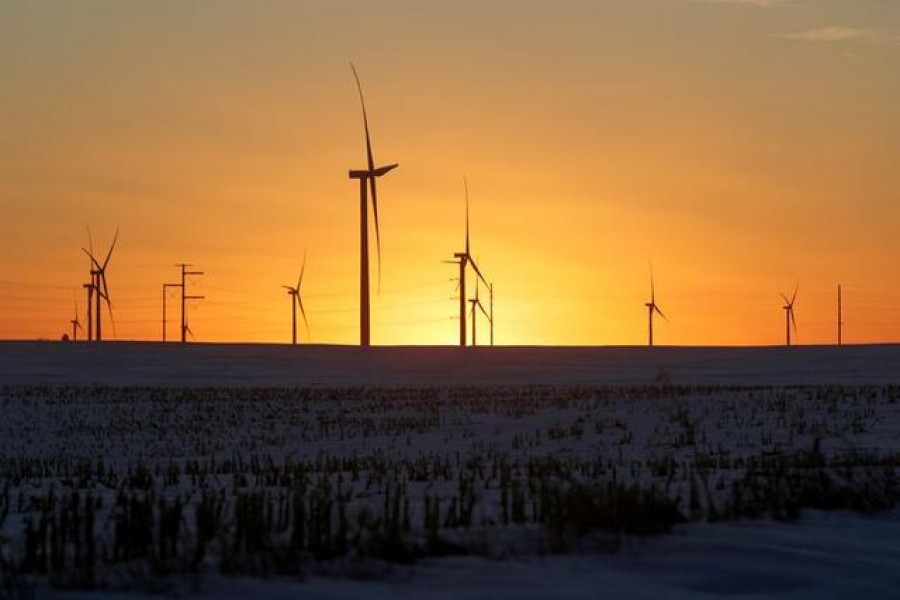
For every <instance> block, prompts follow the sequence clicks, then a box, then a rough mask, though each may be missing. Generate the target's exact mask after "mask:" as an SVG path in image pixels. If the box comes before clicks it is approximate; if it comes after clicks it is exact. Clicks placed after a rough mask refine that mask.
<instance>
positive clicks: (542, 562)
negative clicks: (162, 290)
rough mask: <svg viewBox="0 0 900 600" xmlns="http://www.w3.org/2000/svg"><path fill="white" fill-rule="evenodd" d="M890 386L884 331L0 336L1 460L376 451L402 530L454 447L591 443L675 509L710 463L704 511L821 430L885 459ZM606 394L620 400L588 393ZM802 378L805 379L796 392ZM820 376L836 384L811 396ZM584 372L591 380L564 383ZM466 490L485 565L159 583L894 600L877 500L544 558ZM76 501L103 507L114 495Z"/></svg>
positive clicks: (155, 460)
mask: <svg viewBox="0 0 900 600" xmlns="http://www.w3.org/2000/svg"><path fill="white" fill-rule="evenodd" d="M656 383H676V384H684V385H686V386H690V385H713V386H725V387H721V388H719V387H713V388H706V389H704V388H700V389H698V390H692V389H690V388H689V387H688V388H684V389H681V390H675V391H671V392H666V393H657V392H655V391H654V390H658V389H661V388H657V387H655V386H652V385H651V386H650V387H647V386H648V384H656ZM533 384H538V387H529V386H532V385H533ZM897 384H900V346H892V345H883V346H844V347H841V348H836V347H825V346H820V347H806V346H805V347H794V348H781V347H770V348H673V347H658V348H653V349H649V348H625V347H601V348H511V347H510V348H501V347H498V348H467V349H460V348H432V347H428V348H426V347H415V348H413V347H376V348H371V349H368V350H362V349H360V348H354V347H339V346H298V347H291V346H273V345H248V344H243V345H241V344H235V345H205V344H189V345H186V346H182V345H179V344H168V345H163V344H155V343H124V342H122V343H116V342H114V343H104V344H89V343H68V344H67V343H60V342H52V343H48V342H0V386H9V387H7V388H3V387H0V393H2V396H0V410H2V412H0V414H2V416H3V418H2V419H0V459H6V460H10V461H15V460H18V459H22V458H25V459H27V460H35V461H47V462H45V463H43V464H44V465H45V466H44V468H46V469H49V470H50V471H52V470H53V469H60V470H61V471H65V470H66V469H70V468H72V467H74V466H77V465H79V464H81V461H83V462H84V464H91V463H95V462H96V461H97V459H103V460H104V462H105V464H106V468H107V469H109V470H110V471H117V472H119V473H121V472H122V471H123V470H125V469H127V468H129V467H131V466H133V465H135V464H143V465H146V466H147V467H148V468H150V469H151V470H152V468H153V466H154V465H156V466H160V465H161V466H162V467H163V468H164V467H165V466H166V465H167V464H173V463H174V464H179V465H181V466H182V467H183V466H184V465H185V464H186V461H192V460H199V461H200V463H201V464H202V465H204V468H206V466H205V465H208V464H209V465H215V464H216V463H218V464H220V465H221V463H222V461H223V460H234V459H235V457H238V458H241V460H247V459H248V458H249V457H251V456H255V457H270V458H271V460H273V461H274V462H275V464H283V463H284V462H285V461H307V462H306V464H308V465H312V464H313V463H315V462H316V461H319V460H321V459H322V457H331V458H347V457H354V458H355V457H359V458H361V459H365V458H367V457H369V458H371V457H374V456H377V457H378V459H379V460H381V461H384V463H385V464H386V465H387V471H388V472H397V473H400V475H399V476H398V480H399V481H402V482H405V483H404V484H403V485H404V490H406V488H407V486H408V490H409V497H410V498H411V499H412V502H411V507H412V508H411V510H412V519H411V520H412V522H413V523H414V524H415V525H414V527H413V529H414V532H413V533H414V534H416V535H419V534H421V531H417V530H421V526H420V524H421V522H422V511H421V506H422V499H423V497H424V494H426V493H427V494H434V495H435V496H440V497H441V498H442V499H444V500H447V499H449V496H450V495H451V494H455V493H456V489H457V479H456V475H457V472H461V471H460V466H459V465H460V463H459V460H460V459H459V457H460V456H461V457H462V460H463V464H465V461H466V460H467V459H470V458H477V459H478V460H483V461H484V464H485V471H487V470H488V466H487V465H489V464H490V461H491V460H492V457H494V460H496V457H498V456H499V457H501V458H502V459H503V460H507V459H508V460H509V461H510V462H511V463H512V464H514V465H515V464H517V463H516V461H526V460H528V459H530V458H532V457H536V458H538V459H540V458H542V457H553V458H560V459H565V460H570V461H571V464H573V465H576V466H575V467H573V472H578V468H579V467H578V466H579V465H580V466H584V465H593V464H594V463H591V461H593V460H594V459H595V458H596V457H598V456H600V457H602V458H603V461H605V463H608V466H601V468H602V469H606V468H609V469H612V470H613V471H614V472H615V473H616V475H617V476H618V477H620V478H622V479H624V480H628V479H631V480H634V481H641V482H647V481H650V482H657V483H659V484H660V485H661V486H662V482H663V481H665V490H666V493H667V494H668V495H670V496H671V497H678V498H680V502H681V510H682V512H687V508H686V506H685V505H684V499H685V498H686V497H687V496H688V493H689V486H690V485H691V482H692V481H694V479H693V477H694V475H693V474H692V473H701V476H703V477H708V483H709V488H708V489H707V498H708V499H704V500H703V502H708V501H710V500H709V499H711V501H712V502H717V503H720V504H719V505H720V506H723V505H724V503H725V502H727V495H726V494H727V492H728V491H729V490H730V489H731V485H732V484H733V483H734V482H735V481H739V480H740V479H741V477H743V475H744V473H745V470H744V467H737V466H736V464H737V463H735V462H734V461H736V460H738V459H755V458H758V457H764V456H772V455H778V454H779V453H784V452H788V451H797V450H808V449H810V448H812V447H813V446H814V445H816V446H818V445H819V444H821V448H822V451H823V452H824V453H826V454H827V455H829V456H841V455H842V453H846V455H847V456H850V457H851V458H852V456H855V455H853V454H852V452H857V451H858V452H861V453H864V454H861V455H860V456H865V458H866V459H867V460H869V459H876V460H877V459H878V458H879V457H888V458H890V457H896V456H900V402H897V401H896V400H897V396H898V394H897V392H896V391H893V390H892V391H890V392H888V391H886V390H887V388H888V387H889V386H896V385H897ZM45 385H46V386H50V387H48V388H42V387H39V386H45ZM605 385H615V386H618V387H617V388H615V390H618V391H613V392H610V391H609V390H608V389H607V388H597V390H598V391H596V393H594V392H591V391H590V389H591V387H590V386H605ZM805 385H811V386H815V387H812V388H803V387H795V386H805ZM838 385H847V386H850V387H848V388H841V387H829V386H838ZM35 386H38V387H35ZM70 386H71V387H70ZM95 386H103V387H95ZM108 386H112V387H108ZM116 386H125V387H122V388H119V387H116ZM583 386H588V389H589V391H588V392H583V390H582V391H578V390H580V389H582V387H583ZM631 386H638V387H631ZM730 386H739V387H737V388H732V387H730ZM864 386H875V387H872V388H868V387H864ZM200 388H205V389H200ZM264 388H268V389H264ZM273 388H281V389H273ZM192 390H195V391H196V393H194V394H191V393H189V392H191V391H192ZM304 390H305V391H304ZM373 390H374V391H375V392H376V393H370V392H372V391H373ZM604 390H606V391H604ZM454 457H456V459H455V460H456V467H454V468H453V471H452V473H453V474H452V475H451V476H450V478H449V480H444V479H441V480H438V478H436V477H433V476H432V479H431V480H428V481H427V482H424V483H417V482H413V481H412V479H409V480H408V483H406V482H407V479H406V476H405V475H404V473H406V472H408V471H407V470H408V469H410V468H412V467H411V465H417V464H422V461H424V462H425V463H427V464H429V465H433V464H434V461H437V462H438V463H439V462H440V461H444V463H445V464H449V463H452V462H453V460H454ZM668 461H673V464H676V465H678V468H677V470H676V472H675V475H674V476H673V475H672V474H671V473H670V474H669V475H668V477H667V476H666V475H660V474H659V473H657V472H655V469H656V468H658V467H659V466H660V465H663V464H667V463H668ZM701 461H702V462H703V464H707V465H713V466H711V467H707V468H708V469H709V471H708V474H703V472H702V471H699V470H698V469H699V467H698V465H700V464H701ZM685 465H686V466H687V468H685ZM429 468H430V467H429ZM514 470H515V467H514ZM48 472H49V471H48ZM213 473H214V474H213ZM223 473H224V471H223V472H216V470H215V468H212V470H211V471H210V475H209V477H208V481H207V483H206V484H204V485H211V486H213V487H214V489H222V490H227V491H228V493H232V490H236V491H235V493H242V492H241V491H240V490H237V488H238V487H239V486H236V485H235V482H234V480H233V479H232V475H230V474H223ZM688 473H691V474H688ZM0 476H3V473H0ZM366 477H367V475H366V472H365V471H364V473H363V476H362V480H361V481H360V482H359V483H351V482H350V480H349V477H348V478H346V479H345V480H344V486H345V487H344V490H346V491H348V493H349V492H353V498H354V501H353V502H354V503H355V504H350V505H349V506H348V510H350V511H351V512H352V511H353V510H355V509H356V508H358V505H360V506H361V505H364V504H366V503H367V502H368V503H370V504H372V505H374V506H381V504H382V498H383V493H382V491H381V490H382V489H383V487H382V486H383V485H385V484H383V483H382V482H380V481H376V483H375V484H374V485H373V487H372V489H371V490H370V488H369V484H367V483H366V484H364V483H363V482H364V481H365V479H366ZM368 477H370V478H371V475H369V476H368ZM473 477H474V476H473ZM54 478H55V479H54ZM189 480H190V478H189V477H187V476H186V475H185V474H184V472H182V475H181V476H180V480H179V481H178V482H177V483H176V484H174V485H172V486H169V485H168V484H166V485H162V487H161V489H162V493H163V494H164V495H166V496H167V497H171V495H173V494H181V493H184V494H186V495H187V496H186V497H191V498H193V500H192V501H194V502H195V501H196V490H195V489H193V488H192V487H191V484H189V483H188V482H189ZM387 481H388V484H390V482H391V480H390V479H388V480H387ZM473 481H474V479H473ZM703 483H704V486H705V485H706V484H707V481H706V480H704V482H703ZM717 483H718V485H715V484H717ZM51 485H58V486H61V489H67V488H66V486H70V485H72V484H71V483H66V482H65V478H64V477H62V476H60V475H58V474H53V473H52V472H51V473H50V474H49V475H48V476H47V478H45V479H40V478H38V479H34V480H31V481H28V482H26V483H23V485H22V487H21V488H20V490H23V491H24V493H25V494H30V495H34V496H35V497H41V495H42V494H44V493H45V491H46V489H47V487H48V486H51ZM157 485H159V483H157ZM478 485H479V492H478V496H479V506H478V510H477V511H476V517H477V518H478V519H479V520H480V522H481V523H482V524H483V523H494V525H491V526H488V527H487V529H486V531H488V532H489V535H495V536H496V537H495V538H493V539H492V540H491V544H493V547H494V551H493V552H488V553H487V554H488V556H492V557H494V558H485V557H478V556H470V557H454V558H427V559H423V560H421V561H419V562H418V563H416V564H414V565H411V566H397V565H394V566H387V565H383V564H380V563H379V564H378V565H372V564H370V563H366V562H362V563H355V562H353V561H354V560H359V559H353V558H352V557H351V558H349V559H345V560H347V561H348V562H346V563H343V564H338V565H337V566H336V567H334V573H335V574H334V575H332V576H326V574H325V572H323V571H322V570H321V569H314V570H312V571H309V572H307V573H306V574H305V575H304V576H303V577H302V578H294V579H290V578H285V577H274V578H270V579H252V578H245V577H225V576H222V575H219V574H218V573H217V572H215V570H214V569H213V570H211V571H210V572H208V573H206V574H205V575H204V576H203V577H201V578H200V579H199V580H197V581H189V580H187V579H177V578H176V579H175V580H174V581H172V582H170V583H169V584H167V585H171V586H172V588H171V589H170V590H169V591H170V593H172V594H176V595H181V594H192V593H197V594H198V595H199V596H200V597H209V598H225V599H226V600H229V599H232V598H246V597H256V598H258V599H259V600H266V599H270V598H273V599H274V598H294V597H298V596H299V597H304V598H313V599H317V598H322V599H326V598H328V599H332V598H333V599H337V598H359V597H369V598H376V599H377V598H382V597H384V598H400V599H403V598H422V597H428V598H436V599H442V598H491V599H492V600H504V599H507V598H509V599H513V598H515V599H530V598H535V599H536V598H551V597H552V598H573V599H576V598H597V597H603V598H672V599H674V600H680V599H682V598H684V599H687V598H715V597H727V596H741V597H743V598H793V599H807V598H810V599H811V598H816V599H819V598H856V597H866V598H893V597H897V589H898V586H900V574H898V573H897V571H896V565H897V564H898V559H900V541H898V540H900V514H898V512H896V511H894V512H888V513H882V514H880V515H878V516H874V517H872V516H868V517H866V516H860V515H858V514H854V513H849V512H844V511H837V512H828V513H824V512H817V511H806V512H804V514H803V517H802V518H801V519H800V520H799V521H797V522H794V523H781V522H775V521H772V520H769V519H759V520H740V521H737V522H726V523H722V522H719V523H715V524H707V523H704V522H702V520H698V521H695V522H692V523H690V524H686V525H680V526H678V527H677V528H676V530H675V532H674V533H672V534H668V535H663V536H657V537H650V538H626V539H625V541H624V543H623V545H622V547H621V548H620V549H619V550H618V551H617V552H614V553H608V552H602V551H597V550H596V546H591V544H590V543H585V544H584V546H583V547H580V549H579V548H574V549H572V550H573V552H572V553H570V554H566V555H559V556H546V555H542V552H541V550H540V545H539V544H537V545H535V544H531V545H529V544H528V543H524V540H525V538H527V535H526V536H525V537H524V538H523V535H522V534H523V532H524V533H527V531H528V529H527V526H517V527H516V526H509V527H507V528H505V529H504V530H502V531H499V532H498V531H497V529H500V528H499V527H496V523H497V521H498V519H499V516H498V513H497V511H498V509H497V505H498V503H497V499H498V497H499V494H500V492H499V487H498V485H497V480H496V479H494V478H492V477H491V476H490V475H486V476H484V479H483V480H479V483H478ZM216 486H217V487H216ZM254 489H259V488H258V487H257V488H254ZM710 490H711V491H710ZM248 491H249V487H248ZM17 492H18V491H17V490H15V489H14V490H13V493H14V495H15V494H16V493H17ZM97 493H100V494H106V496H105V498H106V499H107V501H106V503H105V504H106V506H110V505H111V503H112V497H113V493H114V491H113V490H112V489H110V490H107V491H103V490H99V491H98V492H97ZM446 505H447V503H445V504H444V506H446ZM17 511H18V509H16V510H14V511H13V512H12V513H11V514H10V518H9V519H8V520H7V522H6V524H5V526H3V527H0V537H2V536H3V535H6V536H9V537H10V539H15V538H16V536H17V535H18V534H20V533H21V527H22V519H23V517H24V515H23V514H19V513H18V512H17ZM103 523H105V525H104V524H103ZM97 527H98V528H103V527H106V528H109V527H111V525H110V521H109V519H106V520H104V519H98V525H97ZM491 527H495V528H494V529H491ZM107 530H108V529H107ZM463 534H465V532H462V533H460V531H459V530H456V531H448V532H447V535H449V536H453V535H463ZM591 548H594V550H592V549H591ZM498 557H501V558H498ZM37 585H38V592H39V595H40V596H46V597H51V598H95V597H100V598H119V597H129V598H131V597H140V596H141V594H140V593H134V592H132V593H129V594H126V593H122V592H116V591H115V590H113V591H107V592H103V593H97V592H92V593H77V592H71V591H69V592H60V591H56V590H51V589H49V588H47V584H46V582H43V583H41V582H40V581H38V584H37ZM155 597H158V596H157V595H148V596H147V598H155Z"/></svg>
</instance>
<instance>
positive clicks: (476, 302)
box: [469, 279, 491, 346]
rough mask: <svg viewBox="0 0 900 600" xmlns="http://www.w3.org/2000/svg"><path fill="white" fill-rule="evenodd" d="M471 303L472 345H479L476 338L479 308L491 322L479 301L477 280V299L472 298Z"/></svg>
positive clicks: (476, 282) (476, 283) (476, 281)
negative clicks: (476, 310) (477, 311)
mask: <svg viewBox="0 0 900 600" xmlns="http://www.w3.org/2000/svg"><path fill="white" fill-rule="evenodd" d="M469 302H470V303H471V304H472V345H473V346H477V345H478V339H477V338H476V336H475V324H476V323H477V322H478V313H476V312H475V309H476V308H478V309H479V310H480V311H481V314H483V315H484V316H485V318H487V320H488V321H490V320H491V317H490V315H489V314H488V313H487V311H486V310H484V306H483V305H482V304H481V300H479V299H478V280H477V279H476V280H475V297H474V298H471V299H470V300H469Z"/></svg>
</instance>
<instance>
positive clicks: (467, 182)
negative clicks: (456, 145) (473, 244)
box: [463, 177, 469, 256]
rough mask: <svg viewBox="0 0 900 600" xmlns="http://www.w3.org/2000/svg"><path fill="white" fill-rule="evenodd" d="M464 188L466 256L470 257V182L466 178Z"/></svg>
mask: <svg viewBox="0 0 900 600" xmlns="http://www.w3.org/2000/svg"><path fill="white" fill-rule="evenodd" d="M463 186H465V188H466V256H469V181H468V180H467V179H466V178H465V177H463Z"/></svg>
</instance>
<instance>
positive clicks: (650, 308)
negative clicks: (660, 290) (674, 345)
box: [644, 264, 669, 347]
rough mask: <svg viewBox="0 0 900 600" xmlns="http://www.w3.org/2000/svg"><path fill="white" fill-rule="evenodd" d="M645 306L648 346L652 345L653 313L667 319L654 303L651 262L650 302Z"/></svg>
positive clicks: (654, 293) (654, 289) (651, 266)
mask: <svg viewBox="0 0 900 600" xmlns="http://www.w3.org/2000/svg"><path fill="white" fill-rule="evenodd" d="M644 306H646V307H647V317H648V318H649V321H650V339H649V343H648V345H649V346H651V347H652V346H653V313H658V314H659V316H661V317H662V318H663V320H665V321H666V322H668V320H669V319H667V318H666V315H664V314H663V311H661V310H660V309H659V306H657V304H656V286H655V284H654V283H653V264H651V265H650V302H647V303H646V304H644Z"/></svg>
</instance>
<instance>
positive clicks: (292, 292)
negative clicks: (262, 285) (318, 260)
mask: <svg viewBox="0 0 900 600" xmlns="http://www.w3.org/2000/svg"><path fill="white" fill-rule="evenodd" d="M304 271H306V253H304V254H303V266H301V267H300V277H298V278H297V286H296V287H291V286H289V285H283V286H281V287H283V288H284V289H286V290H287V293H288V296H290V297H291V343H292V344H294V345H297V307H298V306H299V307H300V314H301V315H303V324H304V325H306V335H309V322H308V321H307V320H306V311H305V310H303V300H302V299H301V298H300V285H301V284H302V283H303V272H304Z"/></svg>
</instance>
